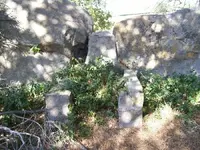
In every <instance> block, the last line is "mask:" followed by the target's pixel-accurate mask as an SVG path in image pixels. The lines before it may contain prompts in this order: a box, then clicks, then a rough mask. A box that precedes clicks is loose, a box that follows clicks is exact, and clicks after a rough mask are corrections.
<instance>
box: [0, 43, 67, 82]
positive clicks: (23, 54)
mask: <svg viewBox="0 0 200 150" xmlns="http://www.w3.org/2000/svg"><path fill="white" fill-rule="evenodd" d="M4 46H5V47H0V50H1V53H0V74H1V77H2V78H4V79H6V80H5V81H6V83H10V82H20V83H27V82H30V81H32V80H39V81H48V80H51V79H52V74H53V73H54V72H56V71H57V70H59V69H61V68H63V67H65V66H66V65H67V63H69V61H70V59H69V58H67V57H66V56H64V55H62V54H57V53H52V54H50V53H36V54H32V53H30V52H29V51H27V48H25V47H24V46H21V47H15V46H16V45H14V44H13V43H10V42H9V43H7V44H4ZM19 49H20V50H19Z"/></svg>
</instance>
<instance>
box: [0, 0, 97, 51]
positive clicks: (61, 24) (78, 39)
mask: <svg viewBox="0 0 200 150" xmlns="http://www.w3.org/2000/svg"><path fill="white" fill-rule="evenodd" d="M6 5H7V9H6V10H4V11H1V12H0V13H1V15H0V20H3V21H0V27H3V30H2V31H1V34H2V35H3V36H5V37H7V38H8V39H15V40H16V41H18V42H19V43H21V44H23V45H36V44H40V47H41V49H42V51H50V52H54V51H58V52H60V53H64V54H65V51H68V50H71V51H72V55H80V54H79V51H81V52H80V53H82V54H81V55H86V51H87V39H88V36H89V34H90V33H91V32H92V30H93V20H92V18H91V16H90V15H89V14H88V13H87V11H85V10H84V9H83V8H81V7H79V6H76V5H75V4H74V3H71V2H69V1H68V0H62V1H60V0H28V1H26V0H7V1H6ZM82 51H84V52H82ZM66 55H68V53H67V54H66Z"/></svg>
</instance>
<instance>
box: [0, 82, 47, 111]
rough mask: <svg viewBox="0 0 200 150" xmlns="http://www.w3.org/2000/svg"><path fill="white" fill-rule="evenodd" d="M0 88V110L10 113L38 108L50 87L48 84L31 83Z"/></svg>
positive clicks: (42, 103)
mask: <svg viewBox="0 0 200 150" xmlns="http://www.w3.org/2000/svg"><path fill="white" fill-rule="evenodd" d="M0 88H1V90H0V109H1V110H3V111H10V110H24V109H34V108H40V107H41V106H43V105H44V101H43V100H44V94H45V93H46V92H47V91H48V90H49V89H50V86H49V84H48V83H36V82H32V83H30V84H19V85H10V86H6V87H0Z"/></svg>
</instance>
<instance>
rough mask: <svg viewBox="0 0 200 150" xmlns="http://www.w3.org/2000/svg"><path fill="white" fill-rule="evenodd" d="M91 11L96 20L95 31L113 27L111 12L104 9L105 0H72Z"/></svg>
mask: <svg viewBox="0 0 200 150" xmlns="http://www.w3.org/2000/svg"><path fill="white" fill-rule="evenodd" d="M71 1H72V2H75V3H76V4H77V5H79V6H81V7H83V8H84V9H85V10H87V11H88V12H89V14H90V15H91V16H92V18H93V21H94V31H99V30H106V29H110V28H111V27H112V25H113V24H112V22H111V21H110V18H111V17H112V16H111V14H110V12H108V11H106V10H104V8H105V5H106V3H105V1H99V0H84V1H81V0H71Z"/></svg>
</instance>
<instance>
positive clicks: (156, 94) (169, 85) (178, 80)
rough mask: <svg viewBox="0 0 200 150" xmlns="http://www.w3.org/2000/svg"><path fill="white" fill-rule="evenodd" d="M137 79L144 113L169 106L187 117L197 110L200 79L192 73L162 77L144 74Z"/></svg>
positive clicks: (199, 100)
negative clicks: (141, 94)
mask: <svg viewBox="0 0 200 150" xmlns="http://www.w3.org/2000/svg"><path fill="white" fill-rule="evenodd" d="M139 78H140V81H141V83H142V86H143V88H144V94H145V100H144V113H150V112H153V111H155V109H157V108H159V107H160V106H162V105H163V104H170V105H171V106H172V108H174V109H177V110H178V111H180V112H181V113H182V114H184V115H189V116H190V115H192V114H193V113H194V112H195V111H196V110H197V109H198V108H199V102H200V99H199V95H200V78H199V77H197V76H196V75H195V74H194V73H192V74H190V75H180V74H174V75H173V76H171V77H162V76H160V75H158V74H152V73H147V72H144V73H141V74H140V77H139Z"/></svg>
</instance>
